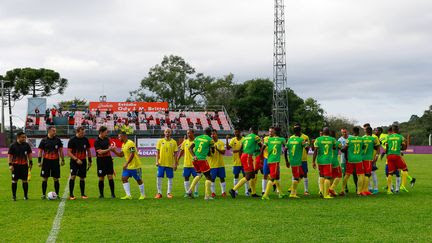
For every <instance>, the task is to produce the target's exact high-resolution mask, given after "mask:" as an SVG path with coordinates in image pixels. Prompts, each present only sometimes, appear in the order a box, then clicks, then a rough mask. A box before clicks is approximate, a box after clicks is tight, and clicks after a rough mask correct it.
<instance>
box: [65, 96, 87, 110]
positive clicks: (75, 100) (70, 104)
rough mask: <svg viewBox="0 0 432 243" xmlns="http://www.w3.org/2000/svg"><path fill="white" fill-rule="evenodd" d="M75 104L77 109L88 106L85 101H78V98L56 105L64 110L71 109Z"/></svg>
mask: <svg viewBox="0 0 432 243" xmlns="http://www.w3.org/2000/svg"><path fill="white" fill-rule="evenodd" d="M73 104H75V105H76V106H77V107H84V106H88V103H87V100H85V99H80V98H77V97H75V98H73V99H72V100H63V101H60V102H59V103H58V106H59V107H63V108H64V109H68V108H70V107H72V105H73Z"/></svg>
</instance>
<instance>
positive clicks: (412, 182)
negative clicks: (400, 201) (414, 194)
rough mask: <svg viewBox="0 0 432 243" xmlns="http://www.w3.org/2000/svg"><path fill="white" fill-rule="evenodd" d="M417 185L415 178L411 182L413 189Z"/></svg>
mask: <svg viewBox="0 0 432 243" xmlns="http://www.w3.org/2000/svg"><path fill="white" fill-rule="evenodd" d="M415 183H416V178H414V177H413V178H412V180H411V182H410V184H411V187H414V185H415Z"/></svg>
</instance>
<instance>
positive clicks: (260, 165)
mask: <svg viewBox="0 0 432 243" xmlns="http://www.w3.org/2000/svg"><path fill="white" fill-rule="evenodd" d="M261 158H262V157H261V156H260V155H258V156H256V157H255V164H254V169H255V171H258V170H262V169H263V166H264V164H263V160H262V159H261Z"/></svg>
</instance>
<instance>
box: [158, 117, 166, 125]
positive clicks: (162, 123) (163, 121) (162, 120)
mask: <svg viewBox="0 0 432 243" xmlns="http://www.w3.org/2000/svg"><path fill="white" fill-rule="evenodd" d="M159 121H160V125H161V126H163V125H164V124H165V119H163V118H161V119H159Z"/></svg>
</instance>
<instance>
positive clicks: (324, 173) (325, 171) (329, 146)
mask: <svg viewBox="0 0 432 243" xmlns="http://www.w3.org/2000/svg"><path fill="white" fill-rule="evenodd" d="M329 134H330V130H329V128H328V127H325V128H324V129H323V135H322V136H320V137H318V138H317V139H315V142H314V148H315V150H314V155H313V160H312V166H313V168H314V169H316V162H315V161H317V158H318V169H319V174H320V180H319V184H320V189H322V193H323V198H324V199H332V198H333V197H332V196H330V195H329V189H330V180H331V179H332V176H333V174H332V161H333V152H332V151H333V149H334V148H335V144H336V140H335V139H334V138H332V137H330V136H329Z"/></svg>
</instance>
